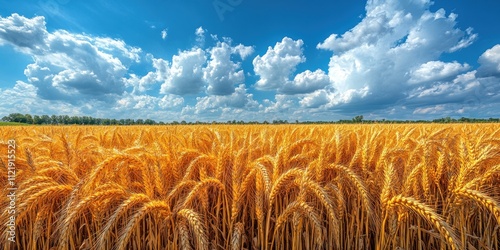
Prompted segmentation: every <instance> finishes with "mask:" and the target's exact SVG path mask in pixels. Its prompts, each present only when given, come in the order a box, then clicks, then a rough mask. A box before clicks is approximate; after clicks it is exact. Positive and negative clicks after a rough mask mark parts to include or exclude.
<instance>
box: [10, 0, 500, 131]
mask: <svg viewBox="0 0 500 250" xmlns="http://www.w3.org/2000/svg"><path fill="white" fill-rule="evenodd" d="M330 2H331V3H330ZM330 2H328V1H326V2H325V1H319V0H313V1H289V0H287V1H285V0H279V1H263V0H253V1H249V0H207V1H200V0H171V1H142V2H141V3H140V4H139V2H137V1H116V0H108V1H104V0H101V1H93V0H89V1H76V0H37V1H30V0H26V1H22V2H19V1H2V3H1V7H0V59H1V61H2V66H1V67H0V103H1V105H0V117H2V116H4V115H7V114H9V113H14V112H19V113H30V114H38V115H42V114H49V115H51V114H58V115H59V114H63V115H65V114H67V115H90V116H94V117H106V118H143V119H145V118H151V119H155V120H157V121H174V120H177V121H180V120H186V121H197V120H199V121H213V120H216V121H227V120H245V121H254V120H257V121H263V120H274V119H283V120H289V121H295V120H301V121H307V120H338V119H349V118H352V117H354V116H356V115H363V116H364V117H365V118H367V119H382V118H385V119H434V118H439V117H445V116H450V117H456V118H459V117H462V116H465V117H478V118H480V117H481V118H484V117H499V116H500V108H499V107H500V105H499V104H500V30H499V29H498V28H497V26H498V24H499V23H500V16H499V15H498V14H497V13H498V12H499V11H500V2H498V1H496V0H485V1H472V0H462V1H445V0H436V1H429V0H402V1H396V0H369V1H342V2H339V1H336V2H333V1H330Z"/></svg>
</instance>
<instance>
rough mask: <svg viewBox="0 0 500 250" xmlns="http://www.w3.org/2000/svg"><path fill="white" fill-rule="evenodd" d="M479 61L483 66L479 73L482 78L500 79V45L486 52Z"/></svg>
mask: <svg viewBox="0 0 500 250" xmlns="http://www.w3.org/2000/svg"><path fill="white" fill-rule="evenodd" d="M478 61H479V63H480V64H481V67H479V69H478V71H479V72H478V73H479V74H480V75H481V76H499V77H500V44H497V45H495V46H493V48H491V49H488V50H486V51H485V52H484V53H483V54H482V55H481V57H479V60H478Z"/></svg>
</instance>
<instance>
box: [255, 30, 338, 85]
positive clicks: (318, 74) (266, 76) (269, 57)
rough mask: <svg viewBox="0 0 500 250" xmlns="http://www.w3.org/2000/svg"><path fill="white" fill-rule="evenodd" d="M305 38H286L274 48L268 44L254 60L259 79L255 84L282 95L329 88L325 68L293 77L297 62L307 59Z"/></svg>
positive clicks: (307, 71)
mask: <svg viewBox="0 0 500 250" xmlns="http://www.w3.org/2000/svg"><path fill="white" fill-rule="evenodd" d="M303 45H304V42H303V41H302V40H300V39H299V40H296V41H294V40H293V39H291V38H288V37H284V38H283V39H282V41H281V42H277V43H276V45H275V46H274V47H269V48H268V49H267V52H266V53H265V54H264V55H263V56H262V57H261V56H256V57H255V58H254V60H253V66H254V71H255V73H256V74H257V75H258V76H259V77H260V79H259V80H258V81H257V83H256V84H255V87H256V88H257V89H259V90H276V91H277V92H278V93H282V94H289V95H294V94H303V93H311V92H313V91H315V90H318V89H321V88H324V87H326V86H327V85H329V84H330V81H329V78H328V76H327V75H326V73H325V72H324V71H323V70H320V69H318V70H316V71H314V72H312V71H310V70H306V71H304V72H302V73H299V74H297V75H295V77H294V78H293V80H291V79H290V78H291V77H292V74H293V73H294V72H295V69H296V67H297V65H299V64H300V63H303V62H305V61H306V58H305V56H304V55H303V52H302V46H303Z"/></svg>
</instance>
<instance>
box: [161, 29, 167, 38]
mask: <svg viewBox="0 0 500 250" xmlns="http://www.w3.org/2000/svg"><path fill="white" fill-rule="evenodd" d="M167 31H168V30H167V29H164V30H162V31H161V39H163V40H165V39H167V36H168V33H167Z"/></svg>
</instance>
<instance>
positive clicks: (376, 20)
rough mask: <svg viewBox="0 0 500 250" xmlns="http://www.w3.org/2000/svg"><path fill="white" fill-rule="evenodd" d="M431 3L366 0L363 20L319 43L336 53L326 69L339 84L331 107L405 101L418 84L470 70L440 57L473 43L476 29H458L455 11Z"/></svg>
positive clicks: (335, 84) (381, 105)
mask: <svg viewBox="0 0 500 250" xmlns="http://www.w3.org/2000/svg"><path fill="white" fill-rule="evenodd" d="M431 4H432V2H431V1H428V0H421V1H394V0H372V1H368V3H367V5H366V16H365V17H364V18H363V19H362V21H361V22H360V23H358V24H357V25H356V26H355V27H354V28H352V29H351V30H349V31H347V32H345V33H344V34H342V35H338V34H332V35H330V36H329V37H328V38H326V39H325V40H324V41H323V42H321V43H319V44H318V45H317V48H319V49H325V50H330V51H333V52H334V55H333V56H332V57H331V59H330V63H329V70H328V75H329V77H330V80H331V82H332V86H331V87H333V88H334V89H335V92H334V93H333V92H332V93H331V96H332V98H331V101H330V103H329V105H330V106H331V108H333V109H338V110H340V111H341V110H347V111H350V110H351V109H355V108H357V107H359V106H363V107H371V109H372V110H376V109H384V108H385V107H387V106H389V105H393V104H395V103H398V102H404V100H405V98H407V97H408V96H407V94H408V93H409V92H411V91H413V90H414V88H415V86H413V85H414V84H416V83H420V84H422V83H424V82H426V84H427V85H426V86H425V87H422V86H420V87H422V88H423V89H426V88H428V87H430V86H432V85H433V84H435V81H440V80H441V81H442V80H446V79H450V78H451V79H453V78H454V77H455V76H456V75H457V74H460V73H462V72H464V71H466V70H468V69H469V65H467V64H460V63H458V62H451V63H447V62H441V61H439V60H438V59H439V57H440V56H441V55H442V54H443V53H451V52H454V51H457V50H459V49H462V48H465V47H467V46H469V45H470V44H471V43H472V42H473V41H474V40H475V39H476V38H477V35H476V34H474V33H473V31H472V29H467V30H465V31H463V30H461V29H459V28H456V27H455V26H456V24H457V22H456V19H457V17H458V16H457V15H456V14H454V13H451V14H446V11H445V10H444V9H439V10H437V11H436V12H432V11H430V10H429V7H430V5H431ZM443 91H446V90H443Z"/></svg>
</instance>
